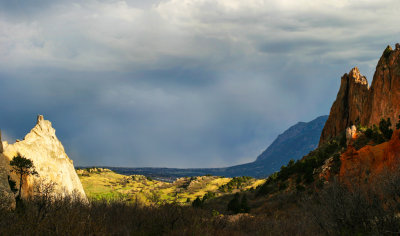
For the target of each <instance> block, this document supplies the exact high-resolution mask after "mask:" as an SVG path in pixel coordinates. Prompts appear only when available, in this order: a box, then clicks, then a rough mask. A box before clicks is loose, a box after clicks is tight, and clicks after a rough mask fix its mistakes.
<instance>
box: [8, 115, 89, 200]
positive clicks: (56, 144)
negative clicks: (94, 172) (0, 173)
mask: <svg viewBox="0 0 400 236" xmlns="http://www.w3.org/2000/svg"><path fill="white" fill-rule="evenodd" d="M18 153H19V154H21V155H22V156H24V157H26V158H28V159H30V160H32V161H33V164H34V166H35V168H36V171H37V172H38V174H39V176H38V177H35V176H28V177H27V181H25V182H24V186H23V188H24V190H25V191H23V192H22V193H23V197H29V196H31V195H32V194H33V189H34V188H33V186H34V185H35V181H36V182H40V181H51V182H53V183H55V184H56V186H55V191H54V193H55V194H57V195H61V196H65V195H71V194H77V195H78V196H81V198H82V199H83V200H85V201H87V198H86V195H85V192H84V190H83V187H82V184H81V182H80V180H79V178H78V175H77V174H76V172H75V168H74V165H73V162H72V160H71V159H69V157H68V155H67V154H66V153H65V150H64V146H63V145H62V143H61V142H60V141H59V140H58V138H57V136H56V130H55V129H54V128H53V126H52V124H51V122H50V121H48V120H45V119H44V118H43V116H42V115H39V116H38V118H37V122H36V125H35V127H34V128H33V129H32V130H31V132H29V133H28V134H27V135H26V136H25V138H24V140H22V141H19V142H16V143H14V144H9V145H7V146H6V147H4V152H3V154H4V156H5V157H6V159H8V161H10V160H11V159H12V158H13V157H14V156H15V155H16V154H18ZM10 175H11V177H13V178H14V180H15V181H17V182H18V181H19V180H18V178H16V176H15V175H14V174H13V173H11V174H10Z"/></svg>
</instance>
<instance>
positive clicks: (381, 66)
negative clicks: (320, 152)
mask: <svg viewBox="0 0 400 236" xmlns="http://www.w3.org/2000/svg"><path fill="white" fill-rule="evenodd" d="M399 115H400V46H398V45H397V46H396V49H395V50H392V48H391V47H390V46H388V47H387V48H386V49H385V51H384V52H383V55H382V57H381V58H380V60H379V62H378V65H377V66H376V71H375V74H374V78H373V80H372V84H371V87H368V82H367V79H366V78H365V76H363V75H361V74H360V72H359V70H358V68H357V67H355V68H353V69H352V70H351V71H350V73H348V74H344V75H343V77H342V80H341V85H340V89H339V92H338V94H337V97H336V100H335V102H334V103H333V105H332V107H331V111H330V114H329V118H328V120H327V122H326V124H325V127H324V129H323V130H322V134H321V138H320V144H322V143H324V142H326V141H327V140H329V139H331V138H333V137H335V136H337V135H339V134H340V133H341V132H344V131H345V130H346V128H347V127H350V126H352V125H354V124H360V125H363V126H372V125H373V124H378V123H379V121H380V120H381V118H390V119H391V121H392V124H394V123H396V122H397V120H398V117H399Z"/></svg>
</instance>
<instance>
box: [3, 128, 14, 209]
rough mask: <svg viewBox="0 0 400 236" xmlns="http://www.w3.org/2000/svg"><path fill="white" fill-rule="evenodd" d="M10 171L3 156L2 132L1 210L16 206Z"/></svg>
mask: <svg viewBox="0 0 400 236" xmlns="http://www.w3.org/2000/svg"><path fill="white" fill-rule="evenodd" d="M8 175H9V171H8V169H7V161H6V158H5V156H4V155H3V142H2V141H1V130H0V208H13V207H14V206H15V198H14V194H13V193H12V192H11V189H10V185H9V184H8Z"/></svg>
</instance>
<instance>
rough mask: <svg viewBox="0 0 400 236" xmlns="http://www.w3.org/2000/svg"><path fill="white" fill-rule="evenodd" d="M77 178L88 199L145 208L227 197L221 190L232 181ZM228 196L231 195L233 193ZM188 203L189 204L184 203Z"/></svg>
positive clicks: (101, 174)
mask: <svg viewBox="0 0 400 236" xmlns="http://www.w3.org/2000/svg"><path fill="white" fill-rule="evenodd" d="M77 172H78V176H79V178H80V180H81V182H82V185H83V188H84V190H85V192H86V195H87V196H88V198H90V199H93V200H107V201H109V200H115V199H118V200H121V199H122V200H124V201H128V202H130V201H131V202H134V201H135V200H136V199H137V200H139V201H140V202H141V203H144V204H146V205H152V204H160V203H172V202H177V203H180V204H183V205H184V204H191V203H190V202H192V201H193V200H194V199H196V198H197V197H200V198H202V197H203V196H204V195H205V194H207V193H208V192H212V193H215V194H216V196H222V195H226V194H228V193H225V192H224V191H221V190H220V187H221V186H223V185H226V184H228V183H229V182H230V181H231V180H232V178H225V177H217V176H199V177H185V178H180V179H178V180H177V181H175V182H173V183H167V182H162V181H157V180H151V181H150V180H148V179H147V178H146V177H145V176H141V175H132V176H126V175H120V174H117V173H115V172H112V171H108V170H107V171H93V172H89V171H88V170H79V171H77ZM264 182H265V180H264V179H253V178H251V179H250V180H248V181H246V183H244V184H243V185H242V186H241V187H240V188H238V189H234V190H233V191H232V192H233V193H234V192H240V191H244V190H248V189H251V188H256V187H258V186H260V185H262V184H263V183H264ZM232 192H231V193H232ZM187 199H190V202H187Z"/></svg>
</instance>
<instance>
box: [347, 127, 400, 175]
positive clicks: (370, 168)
mask: <svg viewBox="0 0 400 236" xmlns="http://www.w3.org/2000/svg"><path fill="white" fill-rule="evenodd" d="M399 137H400V130H396V131H395V132H394V133H393V135H392V138H391V139H390V140H389V141H388V142H385V143H382V144H379V145H376V146H370V145H367V146H365V147H363V148H361V149H360V150H356V149H355V148H354V147H352V146H351V145H350V146H349V147H348V148H347V150H346V152H344V153H343V154H342V155H341V156H340V160H341V167H340V178H342V179H344V180H354V179H357V180H366V179H369V178H373V177H374V176H376V175H378V174H380V173H382V171H393V170H398V168H399V164H400V162H399V161H400V138H399Z"/></svg>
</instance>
